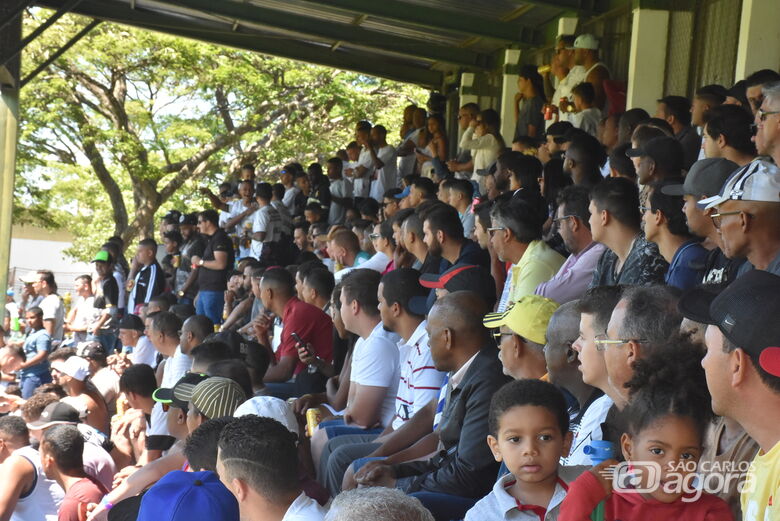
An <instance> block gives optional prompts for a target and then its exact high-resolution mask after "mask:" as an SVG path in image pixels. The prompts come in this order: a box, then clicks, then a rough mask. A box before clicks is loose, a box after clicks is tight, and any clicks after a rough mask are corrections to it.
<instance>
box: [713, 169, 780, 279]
mask: <svg viewBox="0 0 780 521" xmlns="http://www.w3.org/2000/svg"><path fill="white" fill-rule="evenodd" d="M699 205H700V206H704V208H705V209H707V210H710V211H711V212H713V213H711V214H710V217H711V218H712V222H713V224H714V225H715V228H717V229H718V231H719V232H720V236H721V239H722V241H723V252H724V253H725V254H726V256H727V257H729V258H730V259H733V258H739V257H746V258H747V260H748V262H746V263H745V264H743V265H742V267H741V268H740V270H739V272H738V273H737V276H740V275H743V274H744V273H746V272H748V271H750V270H752V269H758V270H765V271H769V272H771V273H774V274H775V275H780V226H778V224H780V169H778V168H777V165H775V164H773V163H770V162H769V161H761V160H758V161H753V162H752V163H749V164H748V165H746V166H744V167H742V168H741V169H739V170H738V171H737V172H736V173H734V175H732V176H731V177H730V178H729V179H728V181H726V184H725V185H723V188H722V189H721V191H720V193H719V194H718V195H716V196H714V197H710V198H707V199H704V200H702V201H700V202H699Z"/></svg>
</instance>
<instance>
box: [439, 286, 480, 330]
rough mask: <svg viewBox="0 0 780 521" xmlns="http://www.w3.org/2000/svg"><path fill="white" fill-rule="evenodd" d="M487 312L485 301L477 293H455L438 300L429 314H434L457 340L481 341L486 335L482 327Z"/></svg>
mask: <svg viewBox="0 0 780 521" xmlns="http://www.w3.org/2000/svg"><path fill="white" fill-rule="evenodd" d="M487 311H488V310H487V308H486V306H485V300H484V299H483V298H482V297H480V296H479V295H478V294H477V293H475V292H473V291H456V292H454V293H448V294H447V295H444V296H443V297H442V298H440V299H438V300H437V301H436V304H435V305H434V306H433V309H432V310H431V313H430V314H431V315H433V314H436V316H437V317H438V319H439V320H441V322H442V325H443V326H444V327H446V328H447V329H449V330H451V331H452V332H453V334H455V335H457V336H458V337H459V338H474V339H480V340H482V339H484V338H485V335H486V334H487V329H485V326H483V325H482V317H484V316H485V313H487Z"/></svg>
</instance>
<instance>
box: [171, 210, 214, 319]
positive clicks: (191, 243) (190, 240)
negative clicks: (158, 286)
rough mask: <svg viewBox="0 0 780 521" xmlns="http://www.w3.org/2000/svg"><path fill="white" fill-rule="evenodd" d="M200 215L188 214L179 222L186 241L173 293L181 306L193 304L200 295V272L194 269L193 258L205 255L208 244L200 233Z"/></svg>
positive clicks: (182, 247) (182, 248)
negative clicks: (204, 251)
mask: <svg viewBox="0 0 780 521" xmlns="http://www.w3.org/2000/svg"><path fill="white" fill-rule="evenodd" d="M197 226H198V214H197V213H188V214H186V215H182V216H181V219H180V220H179V232H180V233H181V237H182V239H183V240H184V243H183V244H182V245H181V259H180V260H179V266H178V267H177V268H176V278H175V281H174V284H173V291H174V293H175V294H176V296H177V297H178V298H179V304H192V303H193V302H195V297H196V296H197V294H198V271H197V270H195V269H193V268H192V258H193V257H200V256H202V255H203V250H204V248H205V247H206V242H205V241H204V240H203V237H202V236H201V235H200V233H198V228H197Z"/></svg>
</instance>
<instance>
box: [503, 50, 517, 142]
mask: <svg viewBox="0 0 780 521" xmlns="http://www.w3.org/2000/svg"><path fill="white" fill-rule="evenodd" d="M519 62H520V50H519V49H507V50H506V51H504V74H503V75H502V77H501V111H500V113H501V135H502V136H503V137H504V142H505V143H506V144H507V145H510V144H511V143H512V138H513V137H515V125H516V123H517V122H516V121H515V95H516V94H517V78H518V73H519V72H520V70H519V69H520V65H519Z"/></svg>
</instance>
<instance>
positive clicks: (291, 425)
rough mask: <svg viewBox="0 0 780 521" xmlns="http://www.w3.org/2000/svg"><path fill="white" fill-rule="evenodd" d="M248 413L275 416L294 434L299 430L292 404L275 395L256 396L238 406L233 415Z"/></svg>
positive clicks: (275, 418) (266, 416)
mask: <svg viewBox="0 0 780 521" xmlns="http://www.w3.org/2000/svg"><path fill="white" fill-rule="evenodd" d="M247 414H256V415H257V416H263V417H265V418H273V419H274V420H276V421H278V422H279V423H281V424H282V425H284V426H285V427H287V430H288V431H290V432H292V433H293V434H299V432H298V420H297V419H296V418H295V414H294V413H293V411H292V409H291V408H290V406H289V405H288V404H287V402H285V401H284V400H280V399H279V398H274V397H273V396H255V397H254V398H250V399H249V400H247V401H245V402H244V403H242V404H241V405H239V406H238V409H236V411H235V412H234V413H233V417H235V418H238V417H239V416H246V415H247Z"/></svg>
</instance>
